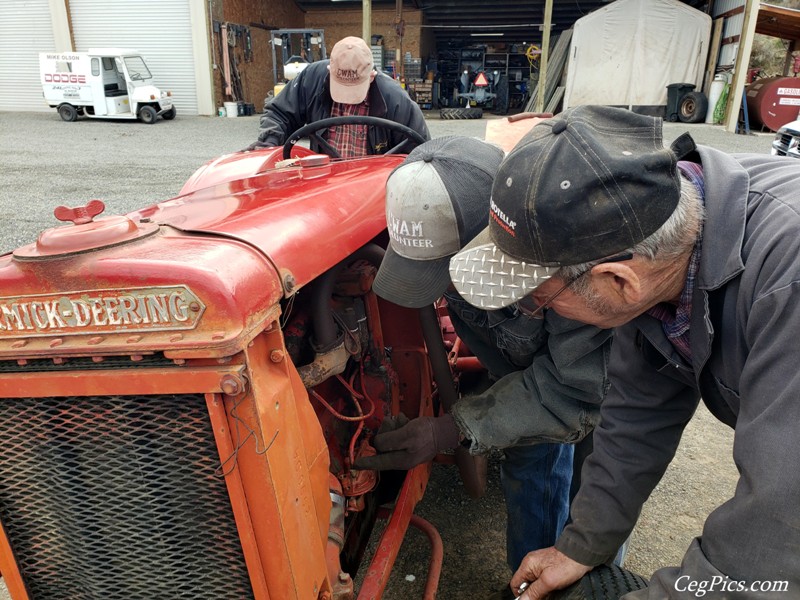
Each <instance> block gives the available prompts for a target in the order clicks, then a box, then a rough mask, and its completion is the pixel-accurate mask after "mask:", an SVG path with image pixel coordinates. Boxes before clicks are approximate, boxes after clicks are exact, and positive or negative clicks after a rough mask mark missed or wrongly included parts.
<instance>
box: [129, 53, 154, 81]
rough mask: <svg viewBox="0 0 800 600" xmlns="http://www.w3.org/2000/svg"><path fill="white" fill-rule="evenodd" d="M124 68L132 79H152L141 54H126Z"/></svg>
mask: <svg viewBox="0 0 800 600" xmlns="http://www.w3.org/2000/svg"><path fill="white" fill-rule="evenodd" d="M124 60H125V68H126V69H128V76H129V77H130V78H131V80H132V81H144V80H145V79H152V78H153V76H152V75H151V74H150V69H148V68H147V65H146V64H144V59H142V57H141V56H126V57H125V58H124Z"/></svg>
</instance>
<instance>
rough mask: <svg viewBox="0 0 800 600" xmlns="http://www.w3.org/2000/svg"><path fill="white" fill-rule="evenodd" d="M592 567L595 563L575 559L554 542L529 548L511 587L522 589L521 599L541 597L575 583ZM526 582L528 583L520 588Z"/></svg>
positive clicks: (517, 589)
mask: <svg viewBox="0 0 800 600" xmlns="http://www.w3.org/2000/svg"><path fill="white" fill-rule="evenodd" d="M591 570H592V567H587V566H586V565H582V564H580V563H578V562H575V561H574V560H572V559H571V558H569V557H568V556H567V555H566V554H563V553H562V552H559V551H558V550H556V549H555V548H554V547H552V546H551V547H550V548H543V549H542V550H535V551H533V552H529V553H528V554H527V555H526V556H525V558H523V559H522V563H521V564H520V566H519V568H518V569H517V572H516V573H514V576H513V577H512V578H511V589H512V590H514V591H516V592H517V593H519V600H540V599H541V598H545V597H546V596H547V594H549V593H550V592H552V591H555V590H560V589H563V588H565V587H567V586H568V585H570V584H572V583H575V582H576V581H578V580H579V579H580V578H581V577H583V576H584V575H586V573H588V572H589V571H591ZM523 583H528V584H529V585H528V587H527V588H525V590H524V591H521V590H520V586H521V585H522V584H523ZM520 592H521V593H520Z"/></svg>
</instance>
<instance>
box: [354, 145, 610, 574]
mask: <svg viewBox="0 0 800 600" xmlns="http://www.w3.org/2000/svg"><path fill="white" fill-rule="evenodd" d="M502 159H503V152H502V150H500V149H499V148H497V147H494V146H492V145H490V144H487V143H486V142H483V141H481V140H478V139H474V138H466V137H455V136H453V137H443V138H435V139H433V140H431V141H429V142H426V143H425V144H423V145H421V146H419V147H417V148H416V149H414V151H412V152H411V154H409V156H408V157H407V158H406V160H404V161H403V163H402V164H401V165H400V166H398V167H397V169H395V170H394V171H393V172H392V174H391V175H390V176H389V179H388V181H387V184H386V220H387V227H388V231H389V235H390V244H389V248H388V249H387V252H386V256H385V257H384V260H383V262H382V264H381V267H380V269H379V271H378V275H377V277H376V279H375V283H374V285H373V289H374V290H375V293H376V294H378V295H379V296H381V297H382V298H384V299H387V300H389V301H391V302H394V303H395V304H399V305H401V306H406V307H410V308H422V307H425V306H432V305H433V303H434V302H435V301H436V300H438V299H439V298H440V297H442V296H443V295H444V297H445V298H446V299H447V305H448V312H449V314H450V318H451V321H452V323H453V326H454V327H455V329H456V332H457V333H458V334H459V336H460V337H461V338H462V340H464V341H465V342H466V345H467V346H468V347H469V348H470V349H471V350H472V352H473V353H474V354H475V355H476V356H478V358H479V359H480V360H481V362H482V363H483V364H484V365H485V366H486V368H487V369H488V371H489V374H490V376H491V378H492V379H493V380H496V383H494V384H493V385H492V386H491V387H490V388H489V389H488V390H487V391H485V392H483V393H481V394H477V395H472V396H466V397H464V398H462V399H461V400H459V401H458V402H456V403H455V405H454V406H453V409H452V413H451V414H447V415H443V416H439V417H421V418H417V419H414V420H412V421H410V422H409V423H408V424H406V425H405V426H403V427H401V428H399V429H397V430H395V431H391V432H388V433H383V434H379V435H378V436H377V437H376V438H375V447H376V448H377V449H378V451H379V454H378V455H377V456H373V457H366V458H362V459H359V461H358V462H357V466H358V467H360V468H370V469H379V470H382V469H409V468H411V467H413V466H415V465H417V464H420V463H422V462H425V461H427V460H431V459H432V458H433V457H434V456H435V455H436V454H437V452H440V451H442V450H449V449H452V448H453V447H455V446H457V445H458V444H459V441H460V440H461V441H462V443H463V444H464V445H468V446H469V448H470V450H471V451H472V452H473V453H475V454H479V453H485V452H487V451H488V450H490V449H504V450H505V460H504V461H503V463H502V464H501V483H502V486H503V492H504V496H505V499H506V509H507V511H508V530H507V535H506V543H507V559H508V564H509V566H510V567H511V569H515V568H516V567H517V565H518V564H519V562H520V561H521V560H522V558H523V557H524V556H525V555H526V554H527V552H529V551H530V550H533V549H536V548H544V547H548V546H550V545H552V544H553V543H554V542H555V539H556V537H557V536H558V534H559V533H560V532H561V529H562V528H563V526H564V523H565V521H566V519H567V516H568V507H569V492H570V484H571V476H572V458H573V447H572V446H571V445H567V444H564V443H563V442H577V441H579V440H581V439H583V438H584V437H585V436H586V435H587V434H588V433H589V432H590V431H591V430H592V428H593V427H594V425H595V423H596V417H597V414H598V407H599V404H600V402H601V401H602V399H603V395H604V393H605V390H606V387H607V379H606V362H607V359H608V354H609V351H610V349H609V347H610V344H611V333H610V332H609V331H605V330H600V329H597V328H596V327H590V326H587V325H583V324H582V323H578V322H575V321H570V320H568V319H564V318H562V317H559V316H558V315H557V314H555V313H553V312H552V311H547V312H545V313H544V314H543V315H534V316H533V317H531V316H528V315H527V314H525V313H524V312H523V311H524V310H525V308H524V306H516V305H515V306H511V307H506V308H504V309H502V310H497V311H485V310H475V309H474V308H473V307H472V306H470V305H469V304H467V303H466V302H465V301H464V300H463V299H462V298H461V297H460V296H459V295H458V294H457V293H456V292H455V291H454V290H452V289H450V290H448V288H449V287H451V285H450V274H449V271H448V267H449V263H450V258H451V257H452V256H453V255H454V254H455V253H456V252H458V251H459V250H460V249H461V248H463V247H464V245H465V244H466V243H467V242H468V241H469V240H470V239H471V238H472V237H474V236H475V235H476V234H477V233H479V232H480V231H481V230H482V229H483V228H485V227H486V223H487V209H488V206H489V195H490V192H491V188H492V181H493V179H494V176H495V173H496V172H497V168H498V167H499V165H500V162H501V160H502ZM536 316H538V317H539V318H536Z"/></svg>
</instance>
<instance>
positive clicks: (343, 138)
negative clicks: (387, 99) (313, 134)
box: [326, 97, 369, 158]
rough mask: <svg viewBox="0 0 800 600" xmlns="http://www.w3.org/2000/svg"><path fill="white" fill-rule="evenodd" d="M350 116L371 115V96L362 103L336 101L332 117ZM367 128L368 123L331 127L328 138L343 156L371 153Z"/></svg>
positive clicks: (349, 156)
mask: <svg viewBox="0 0 800 600" xmlns="http://www.w3.org/2000/svg"><path fill="white" fill-rule="evenodd" d="M350 116H362V117H366V116H369V97H367V99H366V100H364V101H363V102H361V103H360V104H342V103H341V102H334V103H333V105H332V106H331V117H350ZM367 130H368V128H367V126H366V125H341V126H339V127H329V128H328V134H327V137H326V139H327V141H328V143H329V144H330V145H331V146H333V147H334V148H335V149H336V150H337V151H338V152H339V155H340V156H341V157H342V158H358V157H360V156H366V155H367V154H369V141H368V140H367Z"/></svg>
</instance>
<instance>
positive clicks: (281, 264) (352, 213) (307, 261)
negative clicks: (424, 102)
mask: <svg viewBox="0 0 800 600" xmlns="http://www.w3.org/2000/svg"><path fill="white" fill-rule="evenodd" d="M278 152H280V149H279V148H276V149H273V150H270V151H269V152H268V156H267V158H266V159H264V157H263V156H262V157H261V158H258V157H255V158H254V156H252V154H254V153H242V154H239V155H234V156H233V157H228V158H227V159H226V161H224V162H222V163H220V162H215V163H214V165H215V166H216V168H215V169H212V171H216V178H215V180H214V183H212V184H209V183H208V181H209V180H208V178H206V185H208V187H203V188H201V189H197V188H196V187H195V191H190V192H188V193H185V194H184V195H182V196H178V197H176V198H174V199H171V200H167V201H165V202H161V203H159V204H156V205H153V206H150V207H148V208H145V209H143V210H141V211H138V212H136V213H132V214H131V215H129V216H130V217H131V218H133V219H134V220H137V219H142V218H145V219H150V220H152V222H154V223H158V224H160V225H169V226H171V227H174V228H176V229H180V230H181V231H186V232H203V233H213V234H216V235H222V236H226V237H230V238H234V239H237V240H241V241H244V242H246V243H248V244H250V245H252V246H253V247H255V248H258V250H260V251H261V252H262V253H263V254H264V255H265V256H267V257H268V258H269V260H270V261H271V262H272V264H273V265H274V266H275V268H276V269H277V270H278V271H279V272H280V273H281V274H282V275H283V276H284V277H285V276H287V275H289V276H290V277H291V279H292V280H293V282H294V285H295V286H296V287H298V288H299V287H302V286H303V285H305V284H307V283H308V282H309V281H311V280H312V279H314V278H315V277H317V276H319V275H321V274H322V273H324V272H325V271H327V270H328V269H330V268H331V267H332V266H333V265H335V264H336V263H338V262H339V261H341V260H343V259H344V258H346V257H347V256H349V255H350V254H352V253H353V252H354V251H355V250H357V249H358V248H360V247H361V246H363V245H364V244H366V243H367V242H369V241H370V240H372V239H373V238H374V237H375V236H376V235H378V234H379V233H380V232H381V231H382V230H384V229H385V228H386V217H385V207H384V202H385V199H384V198H385V185H386V179H387V178H388V177H389V173H391V172H392V170H393V169H394V168H395V167H396V166H397V165H398V164H400V162H402V160H403V158H404V157H403V156H400V155H391V156H372V157H366V158H361V159H356V160H346V161H331V160H330V159H329V157H327V156H322V155H313V154H309V155H307V156H305V157H303V158H300V159H298V160H297V161H295V162H294V163H293V164H290V165H288V166H285V165H286V162H287V161H278V162H275V159H276V158H277V156H276V155H277V153H278ZM255 154H258V153H255ZM272 163H274V164H276V165H277V166H276V168H269V169H267V170H264V171H262V172H257V173H255V174H253V175H246V174H243V173H242V171H243V168H242V166H241V165H242V164H246V165H248V166H247V169H251V170H252V169H254V168H256V169H264V168H265V167H264V164H272ZM254 165H255V166H254ZM222 172H231V173H235V174H236V177H237V178H235V179H231V180H228V181H225V180H223V181H219V178H220V177H221V175H220V173H222ZM205 173H206V175H208V173H207V170H206V172H205ZM223 179H224V177H223ZM190 181H194V182H195V185H196V186H199V185H200V184H199V183H198V182H197V179H196V178H195V179H193V180H190ZM186 189H191V188H187V186H184V190H186ZM287 293H291V290H287Z"/></svg>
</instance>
